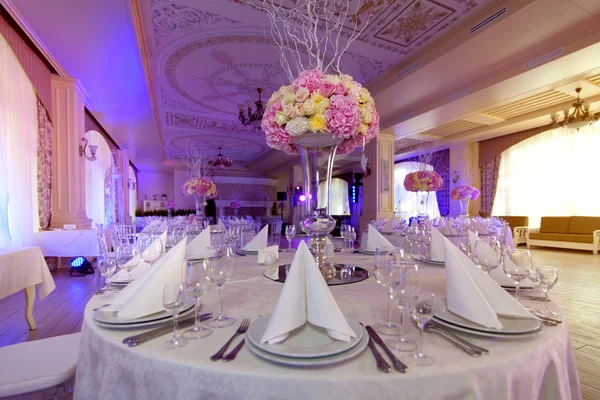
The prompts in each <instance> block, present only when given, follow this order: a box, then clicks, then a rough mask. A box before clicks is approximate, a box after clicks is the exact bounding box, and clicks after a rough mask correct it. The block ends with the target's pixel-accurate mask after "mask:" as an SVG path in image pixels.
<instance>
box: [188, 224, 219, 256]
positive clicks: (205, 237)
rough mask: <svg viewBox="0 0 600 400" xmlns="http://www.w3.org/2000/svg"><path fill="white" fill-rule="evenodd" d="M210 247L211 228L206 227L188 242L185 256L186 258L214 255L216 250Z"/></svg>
mask: <svg viewBox="0 0 600 400" xmlns="http://www.w3.org/2000/svg"><path fill="white" fill-rule="evenodd" d="M209 247H210V229H209V228H206V229H204V230H203V231H202V232H200V234H199V235H198V236H196V237H195V238H194V239H192V241H191V242H190V243H188V245H187V248H186V251H185V257H186V258H208V257H212V256H213V255H214V250H213V249H209Z"/></svg>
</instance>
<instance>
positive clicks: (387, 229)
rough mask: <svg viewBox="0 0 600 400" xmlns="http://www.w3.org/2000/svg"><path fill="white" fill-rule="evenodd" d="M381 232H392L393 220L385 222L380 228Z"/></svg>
mask: <svg viewBox="0 0 600 400" xmlns="http://www.w3.org/2000/svg"><path fill="white" fill-rule="evenodd" d="M381 232H385V233H392V232H394V220H390V222H388V223H387V224H385V225H384V226H383V228H381Z"/></svg>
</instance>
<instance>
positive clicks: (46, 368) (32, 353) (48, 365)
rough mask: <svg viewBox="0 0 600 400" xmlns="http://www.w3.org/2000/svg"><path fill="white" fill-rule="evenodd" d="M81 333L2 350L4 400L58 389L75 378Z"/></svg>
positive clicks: (0, 367) (1, 394) (0, 380)
mask: <svg viewBox="0 0 600 400" xmlns="http://www.w3.org/2000/svg"><path fill="white" fill-rule="evenodd" d="M80 341H81V332H78V333H72V334H70V335H63V336H56V337H51V338H48V339H40V340H34V341H32V342H25V343H18V344H15V345H12V346H6V347H2V348H0V371H2V373H0V398H3V397H6V396H15V395H20V394H24V393H30V392H35V391H38V390H43V389H48V388H52V387H56V386H59V385H61V384H62V383H64V382H66V381H67V380H69V379H70V378H72V377H73V376H74V375H75V368H76V366H77V357H78V355H79V343H80Z"/></svg>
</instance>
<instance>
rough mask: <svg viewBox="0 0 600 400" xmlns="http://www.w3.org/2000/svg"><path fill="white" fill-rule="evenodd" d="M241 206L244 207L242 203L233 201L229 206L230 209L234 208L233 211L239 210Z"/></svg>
mask: <svg viewBox="0 0 600 400" xmlns="http://www.w3.org/2000/svg"><path fill="white" fill-rule="evenodd" d="M241 206H242V205H241V204H240V202H239V201H232V202H231V203H230V204H229V207H230V208H233V209H238V208H240V207H241Z"/></svg>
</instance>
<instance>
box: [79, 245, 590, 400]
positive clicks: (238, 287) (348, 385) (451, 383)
mask: <svg viewBox="0 0 600 400" xmlns="http://www.w3.org/2000/svg"><path fill="white" fill-rule="evenodd" d="M350 260H351V261H352V262H353V263H354V264H360V265H364V266H366V267H367V268H369V266H370V264H371V263H372V258H370V257H368V256H364V255H360V254H354V255H336V259H335V261H336V262H344V261H350ZM237 261H238V262H237V265H236V276H235V277H234V281H232V282H228V283H227V284H226V285H225V286H224V289H223V296H224V304H225V312H226V314H227V315H232V316H235V317H237V318H238V319H240V320H241V318H243V317H250V318H253V319H254V318H257V317H258V316H260V315H262V314H268V313H271V312H272V310H273V308H274V306H275V303H276V301H277V298H278V295H279V293H280V291H281V288H282V287H283V285H282V284H281V283H278V282H274V281H271V280H269V279H267V278H265V277H263V276H262V272H263V270H264V269H265V267H262V266H258V265H257V264H256V256H254V257H251V256H248V257H240V258H238V259H237ZM279 261H280V262H281V263H285V262H289V261H291V255H288V254H285V253H282V257H281V258H280V260H279ZM421 276H422V278H423V284H424V286H425V287H426V288H427V289H429V290H433V291H435V292H436V293H437V294H439V295H440V296H442V295H443V294H444V292H445V284H444V281H445V277H444V269H443V267H433V266H425V265H423V266H422V268H421ZM331 291H332V293H333V295H334V296H335V298H336V300H337V302H338V304H339V306H340V308H341V310H342V312H344V314H345V315H346V316H347V317H348V318H352V319H354V320H356V321H361V322H364V323H365V324H371V323H374V322H376V321H377V320H380V319H383V318H385V315H386V313H387V306H386V304H387V303H386V301H387V300H386V299H387V296H386V294H385V291H384V289H382V288H381V287H380V286H379V285H377V283H376V282H375V280H374V279H372V278H369V279H368V280H366V281H363V282H360V283H356V284H351V285H343V286H335V287H332V288H331ZM159 295H160V294H159V293H157V296H159ZM202 301H203V304H204V306H203V311H204V312H206V311H212V312H213V313H214V312H216V311H217V310H218V295H217V290H216V288H211V290H210V291H209V292H208V293H207V294H206V295H204V296H203V300H202ZM100 304H102V302H101V301H100V300H99V299H97V298H93V299H92V300H91V301H90V302H89V303H88V305H87V307H86V310H85V317H84V324H83V339H82V342H81V350H80V354H79V361H78V364H77V381H76V387H75V398H76V399H184V398H185V399H244V400H251V399H257V400H258V399H261V400H263V399H298V400H307V399H311V400H313V399H327V400H332V399H368V398H376V399H377V400H380V399H427V400H432V399H446V400H459V399H460V400H462V399H522V400H531V399H538V398H541V399H544V400H549V399H564V400H567V399H579V398H580V397H581V394H580V387H579V380H578V375H577V368H576V364H575V357H574V353H573V349H572V346H571V343H570V336H569V331H568V328H567V325H566V323H563V324H561V325H559V326H557V327H552V328H546V329H545V331H544V333H543V334H542V335H540V336H538V337H536V338H531V339H527V340H515V341H502V340H493V339H471V340H473V342H475V343H477V344H480V345H482V346H484V347H486V348H488V349H489V350H490V355H489V356H483V357H480V358H473V357H470V356H468V355H467V354H465V353H463V352H462V351H460V350H457V349H456V348H454V347H452V345H450V344H449V343H447V342H444V341H442V340H441V339H438V338H437V337H433V336H429V335H427V336H426V337H425V349H424V351H425V353H428V354H430V355H432V356H433V357H434V358H435V360H436V362H435V364H434V365H433V366H430V367H418V366H413V365H410V366H409V371H408V373H407V374H399V373H397V372H392V373H389V374H382V373H380V372H378V371H377V370H376V366H375V361H374V359H373V356H372V355H371V352H370V351H369V350H368V349H366V350H365V351H364V353H362V354H360V355H359V356H358V357H356V358H355V359H352V360H350V361H347V362H345V363H342V364H339V365H336V366H333V367H328V368H306V369H300V368H290V367H282V366H278V365H275V364H271V363H269V362H267V361H264V360H262V359H259V358H257V357H256V356H254V355H253V354H251V353H250V352H249V351H248V349H247V348H244V349H242V351H241V352H240V353H239V355H238V357H237V359H236V360H235V361H234V362H230V363H225V362H222V361H218V362H213V361H210V359H209V357H210V355H212V354H213V353H215V352H216V351H217V350H218V349H219V348H220V347H221V346H222V345H223V343H225V341H227V339H228V338H229V337H230V336H231V335H232V334H233V332H234V331H235V329H236V328H237V325H238V324H236V325H234V326H232V327H229V328H224V329H216V330H215V332H214V333H213V334H212V335H210V336H208V337H207V338H204V339H201V340H195V341H192V340H191V341H190V342H189V344H188V345H187V346H185V347H183V348H180V349H176V350H167V349H164V348H163V347H162V344H163V342H164V341H165V340H166V339H167V336H165V337H164V338H160V339H156V340H153V341H151V342H148V343H146V344H143V345H141V346H140V347H136V348H129V347H127V346H125V345H123V344H122V343H121V342H122V340H123V338H125V337H127V336H130V335H132V334H134V333H138V332H140V331H136V330H133V331H117V330H106V329H103V328H100V327H98V326H97V325H95V324H94V322H93V319H92V308H94V307H98V306H99V305H100ZM535 305H536V306H539V303H537V304H535ZM563 317H564V316H563ZM413 333H414V332H413ZM400 358H401V359H404V361H406V362H407V363H409V361H408V359H409V356H408V355H404V354H401V355H400Z"/></svg>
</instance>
